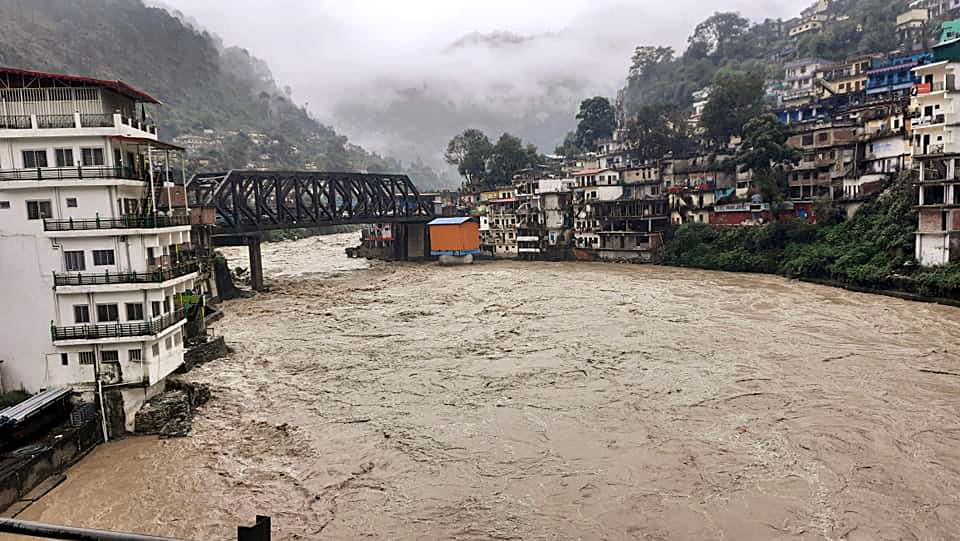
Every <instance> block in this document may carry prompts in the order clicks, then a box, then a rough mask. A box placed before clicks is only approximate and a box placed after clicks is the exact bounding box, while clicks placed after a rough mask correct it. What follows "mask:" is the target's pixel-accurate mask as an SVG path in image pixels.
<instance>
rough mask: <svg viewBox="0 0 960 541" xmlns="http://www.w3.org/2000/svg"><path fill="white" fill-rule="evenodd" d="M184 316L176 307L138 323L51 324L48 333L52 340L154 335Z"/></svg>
mask: <svg viewBox="0 0 960 541" xmlns="http://www.w3.org/2000/svg"><path fill="white" fill-rule="evenodd" d="M186 317H187V311H186V309H184V308H178V309H177V310H174V311H173V312H170V313H169V314H166V315H163V316H160V317H158V318H156V319H152V320H150V321H144V322H140V323H107V324H98V325H74V326H70V327H58V326H56V325H51V326H50V333H51V335H52V336H53V341H54V342H56V341H59V340H99V339H101V338H126V337H136V336H154V335H157V334H160V333H161V332H163V331H165V330H166V329H169V328H170V327H172V326H174V325H176V324H177V323H179V322H181V321H183V320H184V319H186Z"/></svg>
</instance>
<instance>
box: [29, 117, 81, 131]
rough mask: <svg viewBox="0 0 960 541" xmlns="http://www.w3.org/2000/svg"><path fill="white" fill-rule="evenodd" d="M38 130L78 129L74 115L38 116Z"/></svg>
mask: <svg viewBox="0 0 960 541" xmlns="http://www.w3.org/2000/svg"><path fill="white" fill-rule="evenodd" d="M37 127H38V128H76V127H77V124H76V119H74V118H73V115H37Z"/></svg>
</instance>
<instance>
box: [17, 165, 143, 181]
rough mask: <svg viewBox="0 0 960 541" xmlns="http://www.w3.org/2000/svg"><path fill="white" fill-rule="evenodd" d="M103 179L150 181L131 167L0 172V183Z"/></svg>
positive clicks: (32, 169)
mask: <svg viewBox="0 0 960 541" xmlns="http://www.w3.org/2000/svg"><path fill="white" fill-rule="evenodd" d="M105 178H117V179H126V180H141V181H148V180H150V175H149V173H148V172H147V171H143V170H137V169H134V168H132V167H123V166H117V167H113V166H105V165H100V166H87V167H83V166H78V167H36V168H31V169H5V170H0V182H2V181H5V180H84V179H105ZM159 180H162V179H159Z"/></svg>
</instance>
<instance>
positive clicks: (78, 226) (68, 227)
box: [43, 216, 190, 231]
mask: <svg viewBox="0 0 960 541" xmlns="http://www.w3.org/2000/svg"><path fill="white" fill-rule="evenodd" d="M183 225H190V217H189V216H123V217H121V218H93V219H88V220H74V219H73V218H68V219H66V220H44V221H43V230H44V231H89V230H98V229H150V228H157V227H177V226H183Z"/></svg>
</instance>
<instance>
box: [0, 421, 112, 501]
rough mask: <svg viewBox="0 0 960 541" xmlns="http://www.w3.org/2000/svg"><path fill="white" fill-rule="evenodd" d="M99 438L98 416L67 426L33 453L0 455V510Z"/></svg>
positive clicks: (84, 450)
mask: <svg viewBox="0 0 960 541" xmlns="http://www.w3.org/2000/svg"><path fill="white" fill-rule="evenodd" d="M101 438H102V434H101V429H100V421H99V419H96V418H94V419H91V420H90V421H88V422H87V423H85V424H84V425H82V426H80V427H79V428H70V429H68V430H67V431H65V432H64V433H63V435H62V437H61V438H58V439H56V440H55V442H54V443H53V445H52V446H51V447H50V448H48V449H46V450H44V451H42V452H40V453H38V454H36V455H33V456H25V457H18V458H0V510H5V509H6V508H7V507H9V506H10V504H12V503H13V502H15V501H17V500H18V499H19V498H21V497H23V496H24V495H26V494H27V493H28V492H30V490H32V489H33V488H34V487H35V486H37V485H39V484H40V483H42V482H43V481H44V480H45V479H46V478H48V477H49V476H51V475H54V474H58V473H62V472H63V471H64V470H65V469H66V468H67V467H69V466H70V465H71V464H73V463H74V462H76V461H77V460H79V459H80V458H81V457H82V456H83V455H84V454H86V453H87V451H89V450H90V449H92V448H93V447H95V446H96V445H97V444H98V443H100V441H102V440H101Z"/></svg>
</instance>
